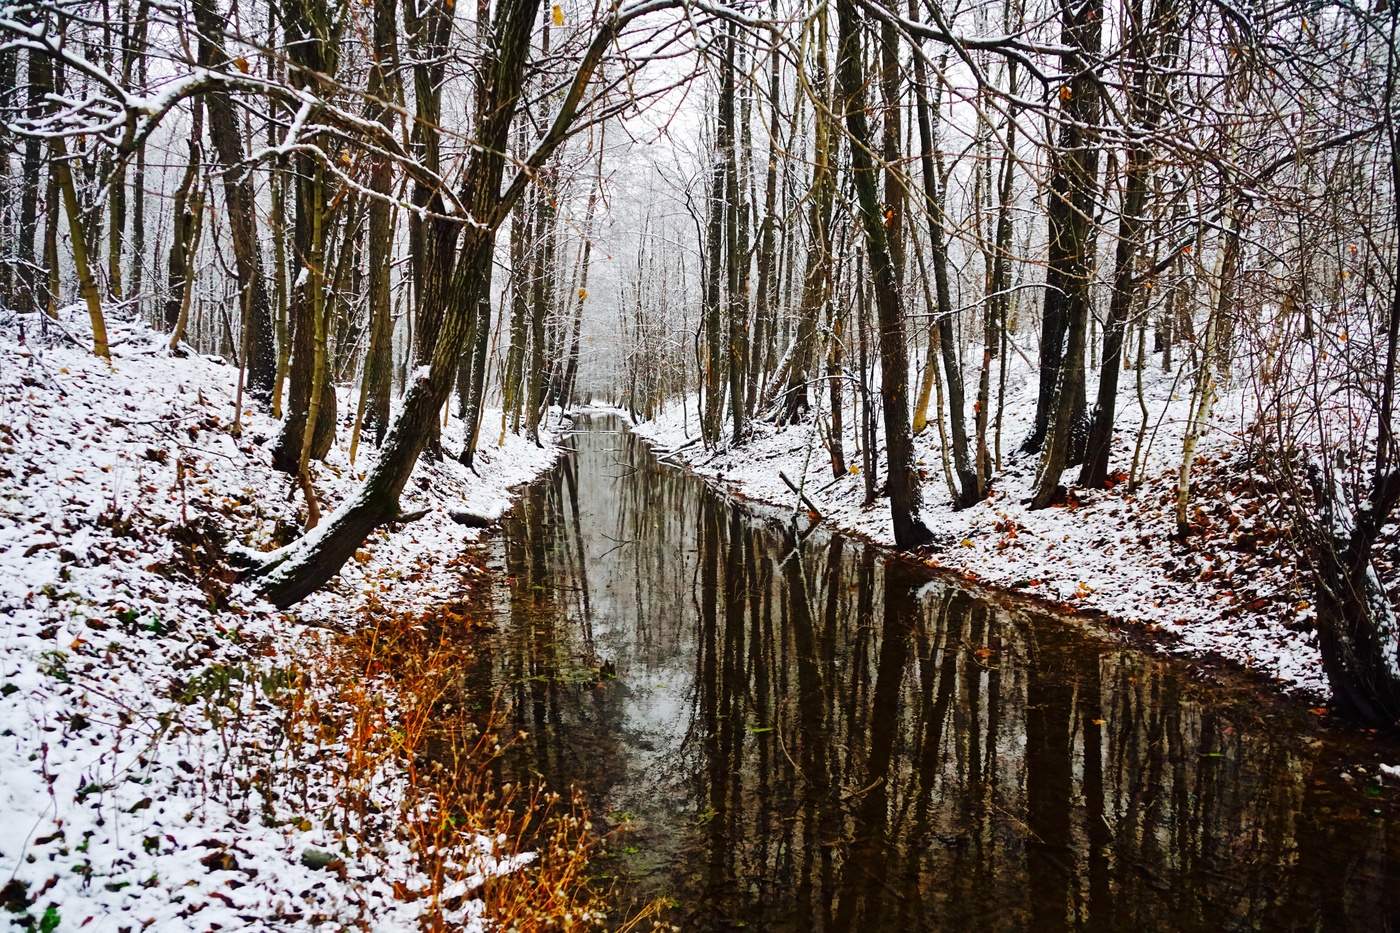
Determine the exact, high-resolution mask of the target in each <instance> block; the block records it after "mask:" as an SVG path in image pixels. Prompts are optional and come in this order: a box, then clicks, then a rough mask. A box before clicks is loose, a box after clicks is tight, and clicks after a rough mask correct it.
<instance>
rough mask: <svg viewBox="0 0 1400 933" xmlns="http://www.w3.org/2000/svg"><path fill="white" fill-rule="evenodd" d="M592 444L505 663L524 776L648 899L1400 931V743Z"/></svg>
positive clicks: (505, 557)
mask: <svg viewBox="0 0 1400 933" xmlns="http://www.w3.org/2000/svg"><path fill="white" fill-rule="evenodd" d="M571 444H572V446H573V447H575V448H576V453H574V454H573V455H571V456H569V457H568V458H566V459H565V460H564V462H563V463H562V464H561V466H560V467H559V468H558V469H556V470H555V472H554V473H553V474H551V475H550V476H549V477H548V478H547V479H545V480H543V481H542V482H540V483H538V484H536V486H535V487H533V488H532V490H531V491H530V492H529V494H528V495H527V496H526V497H525V498H524V500H523V501H522V502H521V504H520V505H519V506H518V507H517V509H516V510H515V512H514V514H513V515H512V516H511V517H510V519H509V520H508V521H507V522H506V523H505V527H504V530H503V532H502V534H501V535H500V536H499V537H498V538H497V539H496V542H495V544H494V545H493V547H494V548H496V550H497V553H496V555H495V557H494V562H495V563H496V564H497V565H498V567H499V569H500V574H499V576H500V583H499V584H498V585H497V587H496V590H495V592H494V594H493V597H492V598H493V599H494V600H495V607H494V608H495V611H496V612H497V613H498V619H497V626H498V629H499V632H498V635H497V636H496V637H495V638H494V639H493V641H492V645H491V649H490V651H489V652H488V653H487V654H486V656H485V657H483V661H482V671H489V679H490V680H491V684H490V685H489V689H490V690H496V691H500V694H501V700H500V701H499V702H501V703H503V705H504V706H505V708H506V715H507V718H508V721H509V722H510V723H511V724H513V725H515V726H517V727H519V728H521V729H524V730H527V731H528V732H529V738H528V739H527V740H526V741H525V742H524V743H523V744H521V745H520V746H518V747H517V748H516V749H515V751H514V753H513V754H512V756H511V758H510V759H509V761H508V762H507V764H506V768H507V769H509V770H511V771H513V772H516V773H519V774H523V773H525V772H534V773H537V774H540V775H542V776H544V777H545V778H546V779H547V780H548V781H549V782H550V783H551V784H552V785H553V786H555V787H564V786H566V785H569V784H575V785H578V786H580V787H582V788H584V789H585V790H586V791H587V793H588V795H589V797H590V799H591V800H592V801H593V802H594V807H595V810H596V811H597V812H598V814H600V815H601V816H602V818H603V821H604V822H605V823H606V824H607V825H609V826H613V827H620V831H619V834H618V835H617V836H616V837H615V838H614V839H613V841H612V842H611V843H610V846H609V849H610V853H611V854H610V856H609V857H608V858H606V859H604V860H603V861H602V862H601V867H600V871H601V872H602V873H603V874H605V875H606V876H608V878H609V879H610V880H613V881H615V882H616V883H617V884H618V885H619V888H620V890H621V891H622V895H623V898H624V901H627V902H630V903H634V904H635V903H640V902H644V901H646V900H648V899H651V898H654V897H658V896H664V897H667V898H670V899H671V900H672V902H673V906H672V907H671V908H670V910H669V911H668V913H667V917H668V919H670V920H671V921H672V922H673V923H675V924H677V925H678V926H679V927H681V928H682V929H685V930H728V929H752V930H793V931H797V930H801V931H806V930H842V931H844V930H860V931H866V933H871V931H877V930H965V929H996V930H1016V929H1034V930H1059V929H1090V930H1095V929H1097V930H1158V929H1160V930H1167V929H1190V930H1219V929H1255V928H1273V929H1308V930H1314V929H1315V930H1384V929H1391V928H1394V927H1396V926H1397V925H1400V819H1398V817H1400V812H1397V811H1400V806H1397V801H1396V797H1397V792H1396V791H1395V790H1394V789H1393V788H1391V787H1382V786H1381V785H1380V783H1379V781H1378V779H1377V777H1376V768H1375V767H1374V764H1375V758H1376V756H1377V754H1379V755H1380V757H1381V759H1382V760H1388V761H1390V762H1392V763H1400V752H1398V751H1397V749H1396V746H1395V745H1383V746H1380V747H1379V748H1378V747H1377V746H1376V745H1374V744H1367V743H1365V742H1363V741H1361V740H1360V738H1359V737H1358V736H1356V735H1354V734H1351V733H1349V732H1348V731H1347V730H1345V729H1338V730H1335V731H1334V732H1331V733H1329V732H1326V731H1322V730H1320V729H1319V727H1318V726H1317V724H1316V723H1315V718H1316V717H1314V716H1312V715H1310V714H1309V713H1307V712H1306V711H1303V710H1301V709H1297V708H1295V707H1294V706H1292V705H1288V704H1283V703H1278V702H1274V701H1268V700H1263V699H1261V698H1260V697H1259V696H1257V695H1256V694H1255V693H1253V692H1252V691H1251V689H1250V688H1248V687H1246V686H1244V685H1242V684H1236V683H1232V682H1231V681H1232V678H1230V677H1228V676H1227V677H1225V678H1224V680H1225V681H1227V682H1226V683H1221V682H1220V679H1221V678H1213V682H1210V683H1205V682H1202V679H1201V677H1200V676H1199V672H1198V671H1193V669H1192V668H1191V667H1189V666H1188V665H1185V664H1183V663H1180V662H1176V661H1167V660H1163V659H1160V658H1156V657H1153V656H1151V655H1149V654H1146V653H1144V652H1143V651H1141V650H1139V649H1134V648H1130V647H1125V646H1124V645H1122V644H1121V643H1119V642H1118V641H1116V640H1113V639H1110V638H1106V637H1104V636H1103V634H1102V633H1099V634H1095V633H1093V632H1090V631H1088V630H1086V628H1085V625H1084V623H1081V622H1077V621H1073V620H1069V621H1066V620H1064V619H1058V618H1054V617H1049V616H1046V615H1044V614H1040V613H1037V612H1034V611H1028V610H1023V609H1014V608H1008V607H1006V606H1003V605H1000V604H998V603H993V602H988V601H986V600H985V599H982V598H979V597H976V596H973V595H970V594H969V593H967V592H964V591H962V590H960V589H958V588H956V587H954V586H952V585H950V584H948V583H947V582H943V581H941V580H938V579H935V578H934V577H932V576H931V575H930V574H928V573H927V572H924V571H922V570H921V569H920V568H918V567H915V566H913V565H910V564H908V563H905V562H902V561H898V560H892V559H889V558H888V557H887V556H886V555H884V554H883V553H882V552H879V551H876V550H875V549H872V548H869V547H866V546H865V545H863V544H861V543H860V542H858V541H853V540H850V539H843V538H841V537H833V536H829V535H826V534H824V533H821V532H820V531H818V532H817V533H815V534H812V535H810V536H808V537H807V538H806V539H805V540H804V541H802V542H800V543H795V542H794V540H793V538H792V536H791V533H790V532H788V531H786V530H785V528H784V525H783V523H782V522H781V521H780V520H775V513H772V512H766V513H763V514H759V513H758V512H756V511H754V510H752V509H749V508H745V507H744V506H742V505H739V504H737V503H735V502H734V501H733V500H731V499H728V498H726V497H725V496H723V495H722V494H720V493H718V492H716V491H715V490H713V489H712V488H710V487H708V486H707V485H706V484H704V483H703V482H701V481H700V480H698V479H696V478H694V477H692V476H690V475H687V474H685V473H683V472H681V471H680V470H677V469H674V468H671V467H667V466H662V465H660V464H658V463H657V462H656V460H655V458H653V457H652V455H651V454H650V453H649V452H648V451H647V449H646V447H645V446H644V445H643V444H642V443H641V442H640V441H638V440H636V439H635V438H633V437H632V436H631V435H629V434H626V433H622V432H621V426H620V423H619V422H617V421H616V420H615V419H610V418H595V419H593V420H591V421H584V422H581V423H580V431H579V433H577V434H575V435H574V436H573V437H572V439H571ZM477 676H478V677H481V678H482V679H483V680H484V679H486V676H487V675H485V674H483V673H482V672H478V675H477ZM481 690H482V695H483V696H485V695H486V694H487V693H488V692H489V690H488V686H487V685H486V684H485V683H483V684H482V685H481ZM1344 768H1345V769H1347V770H1349V772H1350V773H1351V776H1352V780H1351V781H1347V780H1344V779H1343V778H1342V777H1341V776H1340V772H1341V771H1342V770H1343V769H1344ZM1363 768H1364V769H1365V770H1364V771H1363V770H1362V769H1363Z"/></svg>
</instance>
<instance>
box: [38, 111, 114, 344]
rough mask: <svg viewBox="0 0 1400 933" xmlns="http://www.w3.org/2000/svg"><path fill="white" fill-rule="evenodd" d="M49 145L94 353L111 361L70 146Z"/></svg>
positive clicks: (55, 140)
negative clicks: (61, 196)
mask: <svg viewBox="0 0 1400 933" xmlns="http://www.w3.org/2000/svg"><path fill="white" fill-rule="evenodd" d="M49 145H50V146H51V147H52V155H51V159H52V162H53V171H54V174H55V176H57V178H58V188H59V191H60V193H61V194H62V195H63V213H64V216H65V217H67V218H68V239H69V241H70V242H71V243H72V244H73V267H74V269H75V271H76V272H77V273H78V290H79V291H80V292H81V293H82V296H83V301H84V302H85V303H86V304H87V309H88V321H89V322H90V323H91V324H92V352H93V353H94V354H95V355H97V356H100V357H102V358H103V359H104V360H108V361H110V360H111V359H112V351H111V350H110V349H109V348H108V346H107V322H106V320H105V319H104V318H103V317H102V299H101V297H100V296H99V295H98V293H97V280H96V279H94V278H93V277H92V266H91V264H90V263H89V262H88V249H87V238H86V236H85V234H84V231H83V214H82V208H81V207H80V206H79V204H78V190H77V188H76V187H75V186H74V185H73V172H72V171H71V170H70V169H69V167H68V146H67V143H66V141H65V138H64V137H63V136H61V135H54V136H53V137H51V138H50V140H49Z"/></svg>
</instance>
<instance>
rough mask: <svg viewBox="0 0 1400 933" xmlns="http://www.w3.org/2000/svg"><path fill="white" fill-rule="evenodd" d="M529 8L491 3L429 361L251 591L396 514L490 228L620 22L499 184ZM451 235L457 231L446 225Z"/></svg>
mask: <svg viewBox="0 0 1400 933" xmlns="http://www.w3.org/2000/svg"><path fill="white" fill-rule="evenodd" d="M538 11H539V0H504V2H502V3H501V4H499V5H498V6H497V7H496V14H495V21H494V22H493V23H492V28H491V33H490V36H491V42H490V44H489V45H488V52H487V55H486V61H485V63H484V64H485V69H484V70H485V71H486V73H487V79H486V80H484V81H483V82H482V88H483V90H482V92H481V94H480V96H479V97H478V100H477V119H476V123H475V125H476V127H477V140H476V143H477V144H476V145H474V146H473V147H472V148H471V155H470V156H469V158H468V164H467V169H466V174H465V178H466V191H465V192H464V193H463V195H464V196H463V197H462V198H461V200H462V201H463V203H464V204H465V205H466V207H467V209H468V210H469V211H470V212H471V215H472V216H473V217H474V218H476V219H477V220H478V221H479V225H478V224H467V225H463V226H464V228H465V229H464V231H463V233H462V235H461V237H460V239H461V244H460V247H459V252H458V255H457V261H456V262H455V264H454V271H453V278H452V281H451V282H450V283H448V284H449V286H450V287H449V288H447V289H445V290H443V293H442V294H443V301H444V304H445V307H444V309H443V314H442V318H441V320H442V323H441V327H440V329H439V333H438V337H437V340H436V342H435V347H434V350H433V355H432V362H431V364H430V365H429V366H428V367H427V369H426V370H424V369H419V370H418V371H417V374H416V376H415V378H414V379H413V380H412V381H411V383H410V385H409V387H408V391H407V393H406V394H405V396H404V402H403V407H402V409H401V410H400V412H399V416H398V418H397V419H396V420H395V422H394V425H393V427H392V428H391V429H390V431H389V436H388V437H387V438H386V440H385V443H384V449H383V450H382V451H381V453H380V456H379V458H378V460H376V461H375V464H374V466H373V467H372V468H371V470H370V473H369V476H368V477H367V478H366V480H365V484H364V486H363V487H362V488H361V489H360V491H359V492H358V493H357V494H356V495H355V496H354V497H353V498H352V499H351V500H349V501H348V502H346V503H345V504H344V505H343V506H341V507H340V508H339V509H337V510H336V511H335V513H333V514H332V515H330V516H329V517H328V518H327V519H326V521H325V522H324V524H323V525H322V527H321V528H319V529H317V531H316V532H315V533H313V534H309V535H305V536H303V537H302V538H301V539H300V540H298V541H297V542H295V543H293V544H292V545H290V546H289V547H287V548H285V549H283V550H282V551H280V552H278V553H277V554H276V555H275V556H273V557H272V558H271V559H270V560H269V561H268V562H267V563H266V564H264V565H263V566H262V567H260V568H259V569H258V570H257V571H255V573H254V575H255V577H256V581H257V584H256V585H257V588H258V590H259V592H260V593H261V594H262V595H264V596H265V597H266V598H268V599H269V600H271V601H272V602H273V603H274V604H276V605H278V606H284V607H285V606H289V605H291V604H292V603H295V602H297V601H298V600H300V599H302V598H304V597H305V596H307V595H308V594H309V593H311V592H313V591H314V590H316V589H317V588H318V587H320V586H321V585H323V584H324V583H325V582H326V581H327V580H329V579H330V578H331V577H333V576H334V575H335V574H336V573H338V572H339V570H340V568H341V567H342V566H343V565H344V564H345V562H346V561H347V560H349V559H350V556H351V555H352V554H354V552H355V549H356V548H358V547H359V546H360V544H361V543H363V541H364V540H365V538H366V537H368V535H369V534H370V533H371V532H372V531H374V530H375V529H376V528H378V527H379V526H381V525H384V524H387V523H389V522H391V521H394V520H396V519H400V518H402V516H401V515H400V513H399V496H400V494H401V493H402V492H403V488H404V486H405V485H406V484H407V482H408V478H409V476H410V475H411V474H412V472H413V467H414V465H415V464H416V463H417V461H418V456H419V454H420V453H422V451H423V448H424V447H425V446H426V444H427V442H428V439H429V437H430V436H431V432H432V430H433V428H434V426H435V425H436V424H437V418H438V412H439V411H441V409H442V406H443V404H444V403H445V402H446V401H447V398H448V396H449V395H450V394H451V391H452V382H453V379H452V376H453V374H454V373H455V372H456V368H457V364H458V361H459V360H460V357H461V352H462V346H463V343H464V342H465V339H466V333H467V326H468V323H469V319H470V312H471V309H472V308H473V307H474V306H475V304H476V302H479V301H480V300H482V298H483V297H484V295H483V293H482V284H483V283H484V282H485V281H486V276H485V275H484V274H483V272H484V270H485V268H486V265H487V264H489V263H490V262H491V261H492V259H493V253H494V249H495V240H496V229H497V228H498V227H499V226H500V224H501V221H502V220H503V219H504V218H505V216H506V215H507V213H508V212H509V211H510V209H511V207H512V206H513V205H514V204H515V203H516V201H518V200H519V198H520V194H521V192H522V191H523V190H524V189H525V185H526V183H527V179H529V178H530V177H532V175H533V172H534V171H536V170H538V168H539V167H540V165H541V164H542V160H543V158H545V157H547V155H548V154H549V152H551V151H552V150H553V149H554V148H557V146H558V145H559V143H560V142H561V141H562V140H563V138H564V135H565V132H566V130H567V127H568V126H569V124H570V122H571V121H572V119H573V117H574V115H575V114H576V113H577V110H578V107H579V103H580V101H581V99H582V97H583V94H584V91H585V89H586V88H587V86H588V84H589V82H590V80H591V78H592V75H593V73H594V71H595V70H596V69H597V67H598V63H599V62H600V61H601V59H602V56H603V52H604V50H605V49H606V48H607V46H608V44H609V43H611V42H612V41H613V39H615V37H616V35H617V31H618V30H619V29H620V28H621V27H622V25H623V24H624V20H623V18H622V17H618V16H614V18H613V19H612V20H610V21H609V24H608V25H607V26H605V27H604V28H602V29H600V30H599V31H598V33H597V34H596V35H595V36H594V40H593V43H592V44H591V45H590V46H589V48H588V50H587V52H586V53H585V55H584V57H583V60H582V62H581V63H580V64H579V66H578V70H577V72H576V73H575V78H574V82H573V84H572V85H571V87H570V88H569V91H568V93H567V95H566V96H565V99H564V101H563V103H562V104H561V105H560V110H559V113H558V114H557V115H556V117H555V121H554V124H553V125H552V127H551V129H550V131H549V133H547V134H546V136H545V137H544V139H543V140H541V142H540V143H539V145H538V146H537V147H536V150H535V157H534V158H532V159H530V160H528V161H527V164H526V165H525V166H523V167H522V171H521V172H520V173H518V174H517V175H516V176H515V178H514V179H513V180H512V183H511V185H510V186H509V187H508V188H507V189H506V190H505V192H504V193H503V192H502V191H501V177H502V175H503V173H504V170H505V155H504V154H505V151H506V143H507V140H508V137H509V131H510V124H511V121H512V119H513V118H514V115H515V111H516V106H517V104H518V94H519V88H520V87H521V75H522V73H523V71H524V69H525V63H526V51H527V48H528V45H529V36H530V25H531V23H532V22H533V21H534V17H535V15H536V14H537V13H538ZM452 239H453V241H454V242H455V241H456V240H457V236H456V231H455V230H454V231H453V232H452Z"/></svg>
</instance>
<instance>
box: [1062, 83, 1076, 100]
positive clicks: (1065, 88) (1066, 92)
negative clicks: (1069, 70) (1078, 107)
mask: <svg viewBox="0 0 1400 933" xmlns="http://www.w3.org/2000/svg"><path fill="white" fill-rule="evenodd" d="M1073 96H1074V91H1072V90H1070V87H1069V85H1068V84H1062V85H1060V100H1069V99H1070V98H1071V97H1073Z"/></svg>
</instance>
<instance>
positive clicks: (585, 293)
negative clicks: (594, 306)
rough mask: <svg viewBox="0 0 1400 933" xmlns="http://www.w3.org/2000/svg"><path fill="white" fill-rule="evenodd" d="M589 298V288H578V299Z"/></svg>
mask: <svg viewBox="0 0 1400 933" xmlns="http://www.w3.org/2000/svg"><path fill="white" fill-rule="evenodd" d="M587 298H588V289H586V288H580V289H579V290H578V300H579V301H585V300H587Z"/></svg>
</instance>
